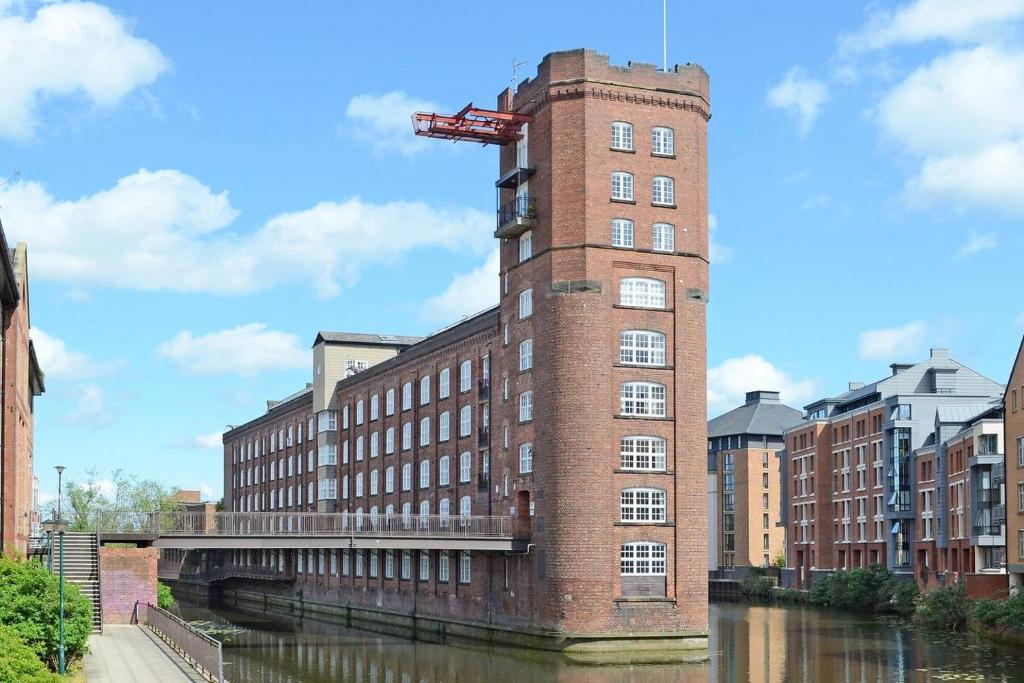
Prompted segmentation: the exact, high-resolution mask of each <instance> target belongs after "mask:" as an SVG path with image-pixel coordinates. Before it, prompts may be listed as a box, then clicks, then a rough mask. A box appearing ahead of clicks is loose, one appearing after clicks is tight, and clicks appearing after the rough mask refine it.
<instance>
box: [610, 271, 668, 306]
mask: <svg viewBox="0 0 1024 683" xmlns="http://www.w3.org/2000/svg"><path fill="white" fill-rule="evenodd" d="M619 304H620V305H622V306H636V307H638V308H665V283H664V282H662V281H661V280H653V279H651V278H646V277H624V278H622V281H621V282H620V283H619Z"/></svg>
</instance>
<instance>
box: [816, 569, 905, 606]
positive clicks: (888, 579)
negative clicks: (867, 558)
mask: <svg viewBox="0 0 1024 683" xmlns="http://www.w3.org/2000/svg"><path fill="white" fill-rule="evenodd" d="M916 597H917V585H916V584H915V583H914V582H913V581H904V580H902V579H900V578H898V577H896V576H895V575H894V574H892V573H891V572H889V571H888V570H887V569H885V567H882V566H881V565H877V564H873V565H871V566H870V567H867V568H866V569H851V570H850V571H838V572H834V573H832V574H828V575H826V576H822V577H821V578H819V579H818V580H817V581H815V582H814V585H813V586H811V595H810V599H811V602H812V603H814V604H816V605H821V606H825V607H833V608H836V609H843V610H851V611H855V612H888V613H895V614H902V615H910V614H913V612H914V599H915V598H916Z"/></svg>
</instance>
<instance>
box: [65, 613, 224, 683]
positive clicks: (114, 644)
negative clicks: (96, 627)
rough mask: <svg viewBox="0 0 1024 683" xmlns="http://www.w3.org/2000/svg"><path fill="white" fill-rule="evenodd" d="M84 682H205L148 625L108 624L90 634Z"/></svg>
mask: <svg viewBox="0 0 1024 683" xmlns="http://www.w3.org/2000/svg"><path fill="white" fill-rule="evenodd" d="M85 680H86V682H87V683H192V682H199V681H206V679H205V678H203V677H202V676H201V675H200V674H199V672H198V671H196V670H195V669H193V668H192V667H191V666H189V665H188V664H187V663H186V662H185V660H183V659H182V658H181V657H180V656H178V654H177V653H176V652H174V650H172V649H171V648H170V647H169V646H168V645H167V643H165V642H163V641H162V640H160V639H159V638H157V637H156V635H155V634H154V633H153V632H152V631H150V630H149V629H148V628H145V627H143V626H131V625H127V624H108V625H106V626H104V627H103V633H102V634H98V633H97V634H93V635H92V636H90V637H89V654H87V655H86V656H85Z"/></svg>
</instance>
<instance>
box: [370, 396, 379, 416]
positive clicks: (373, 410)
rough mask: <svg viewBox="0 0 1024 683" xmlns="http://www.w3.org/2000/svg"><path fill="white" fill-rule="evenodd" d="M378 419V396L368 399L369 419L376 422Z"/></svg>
mask: <svg viewBox="0 0 1024 683" xmlns="http://www.w3.org/2000/svg"><path fill="white" fill-rule="evenodd" d="M379 417H380V394H374V395H373V396H371V397H370V419H371V420H376V419H377V418H379Z"/></svg>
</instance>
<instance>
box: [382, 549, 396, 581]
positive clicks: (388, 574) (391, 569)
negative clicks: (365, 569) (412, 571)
mask: <svg viewBox="0 0 1024 683" xmlns="http://www.w3.org/2000/svg"><path fill="white" fill-rule="evenodd" d="M384 578H385V579H393V578H395V552H394V551H393V550H387V551H385V552H384Z"/></svg>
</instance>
